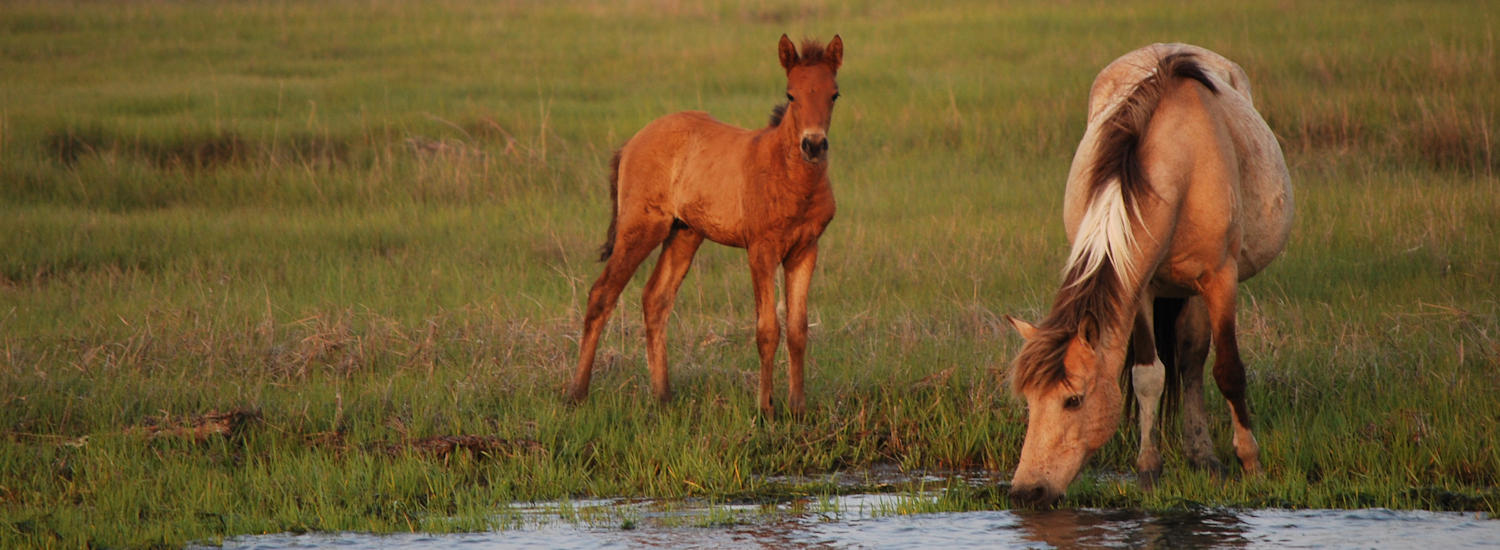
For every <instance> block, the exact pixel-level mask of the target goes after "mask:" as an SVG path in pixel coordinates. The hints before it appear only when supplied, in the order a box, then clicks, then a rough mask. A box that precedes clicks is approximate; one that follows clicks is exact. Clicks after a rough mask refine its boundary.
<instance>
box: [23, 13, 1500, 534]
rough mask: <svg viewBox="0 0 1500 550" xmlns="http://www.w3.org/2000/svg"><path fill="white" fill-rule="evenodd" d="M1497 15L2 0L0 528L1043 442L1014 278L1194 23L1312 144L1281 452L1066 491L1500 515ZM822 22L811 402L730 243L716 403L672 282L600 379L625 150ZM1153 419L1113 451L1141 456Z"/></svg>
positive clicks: (359, 505) (1258, 357)
mask: <svg viewBox="0 0 1500 550" xmlns="http://www.w3.org/2000/svg"><path fill="white" fill-rule="evenodd" d="M1494 13H1496V10H1494V9H1485V8H1484V7H1482V6H1470V5H1464V4H1442V5H1430V4H1427V3H1416V2H1414V3H1388V4H1381V5H1378V6H1372V5H1367V4H1364V3H1348V4H1344V3H1339V2H1332V3H1324V4H1319V5H1317V6H1298V7H1284V8H1283V7H1280V6H1276V5H1269V6H1262V7H1218V6H1210V5H1191V6H1187V5H1177V4H1171V3H1166V2H1163V3H1161V4H1160V5H1158V6H1152V7H1146V6H1135V7H1127V8H1123V9H1121V8H1114V7H1111V6H1110V5H1107V4H1098V5H1096V4H1093V3H1084V4H1081V5H1069V6H1063V7H1038V6H1031V5H1015V6H1005V5H990V4H988V3H976V4H974V5H970V4H964V3H959V4H952V5H949V6H947V7H944V8H942V9H941V10H938V11H918V10H914V9H913V8H909V7H906V6H905V5H904V4H900V3H886V2H855V3H841V4H839V5H837V6H818V5H803V4H801V3H791V2H787V3H773V4H770V5H763V6H761V7H752V8H747V7H740V6H736V5H732V4H722V5H720V4H714V5H709V6H706V7H694V6H682V5H677V4H675V3H671V2H644V1H643V2H624V3H614V2H580V3H571V4H563V5H558V6H551V5H549V6H539V5H530V4H526V3H517V4H491V3H481V2H469V1H458V0H455V1H448V2H435V3H420V4H418V3H404V2H381V1H376V2H357V3H356V2H347V3H345V2H331V3H285V2H246V3H196V2H195V3H188V2H181V3H179V2H153V3H128V4H124V5H114V4H98V3H92V2H81V3H78V4H76V5H74V4H70V3H53V2H45V3H44V2H37V3H28V2H12V3H7V4H5V5H4V6H3V7H0V74H4V75H5V77H4V79H3V81H0V251H3V252H0V431H3V433H0V546H13V545H40V546H70V547H71V546H78V545H81V544H94V545H100V546H110V547H114V546H150V545H164V546H178V545H181V544H183V543H185V542H187V541H210V542H211V541H214V540H218V539H220V538H221V537H224V536H229V535H233V534H241V533H260V532H281V531H297V530H369V531H401V530H413V529H416V530H432V531H444V530H454V529H482V528H488V527H493V526H495V525H497V524H498V523H497V522H500V521H501V520H499V519H496V517H495V514H496V510H497V509H499V508H500V507H503V506H504V505H506V504H507V503H511V502H516V501H527V500H544V499H563V498H575V497H579V498H581V497H588V496H653V497H687V496H694V497H704V498H709V499H721V500H731V499H755V498H767V497H771V496H775V495H781V494H787V493H788V492H818V491H828V490H835V488H834V487H831V486H822V485H820V484H818V483H816V482H812V483H799V484H792V485H789V484H787V483H784V482H777V481H771V480H768V476H778V475H783V474H809V475H813V478H812V479H817V477H816V474H819V473H826V472H830V471H836V470H837V471H842V470H858V469H860V468H866V467H870V466H875V465H895V466H897V467H899V468H902V469H907V470H953V469H962V470H989V471H993V472H997V475H998V476H999V477H1004V474H1005V473H1006V472H1008V470H1009V469H1010V468H1012V467H1013V466H1014V464H1015V462H1016V458H1017V454H1018V453H1019V449H1020V441H1021V437H1022V434H1023V430H1024V417H1025V416H1024V410H1023V407H1022V403H1021V402H1020V401H1018V400H1016V399H1014V398H1012V397H1010V396H1009V395H1008V393H1007V390H1006V388H1005V387H1004V386H1003V385H1002V384H1001V383H1000V376H1001V375H1002V374H1003V371H1004V370H1005V368H1006V367H1007V365H1008V363H1009V360H1010V358H1011V357H1012V356H1013V354H1014V353H1015V351H1016V349H1017V348H1018V346H1019V342H1018V338H1017V337H1015V336H1014V335H1013V334H1011V333H1010V332H1009V330H1008V328H1006V327H1004V326H1003V323H1002V322H1001V320H1000V316H1001V315H1002V314H1004V313H1013V314H1018V315H1020V316H1023V317H1027V318H1032V319H1035V318H1037V317H1039V316H1040V315H1041V313H1043V309H1044V308H1045V307H1046V306H1047V305H1048V304H1049V303H1050V297H1051V293H1052V292H1053V291H1054V290H1055V287H1056V284H1057V279H1058V269H1059V267H1060V265H1061V262H1062V260H1063V257H1064V254H1065V250H1066V242H1065V239H1064V236H1063V232H1062V230H1061V223H1060V211H1061V197H1062V186H1063V182H1064V178H1065V175H1066V171H1067V166H1068V162H1069V160H1070V159H1071V156H1072V152H1073V147H1074V146H1075V145H1076V144H1077V139H1078V137H1079V135H1080V134H1081V132H1082V127H1083V117H1084V107H1085V102H1086V93H1087V89H1088V85H1089V82H1090V81H1091V80H1092V78H1093V76H1094V74H1095V73H1096V72H1097V71H1098V69H1099V68H1100V67H1102V66H1103V65H1104V64H1106V63H1108V62H1109V61H1110V60H1112V59H1114V58H1115V57H1116V56H1117V55H1119V54H1121V53H1123V52H1125V51H1128V50H1130V49H1133V48H1135V47H1137V46H1140V45H1143V44H1147V43H1150V42H1155V41H1183V42H1191V43H1196V44H1199V45H1203V46H1206V47H1209V48H1211V49H1214V50H1216V51H1219V52H1221V53H1223V54H1225V55H1226V56H1228V57H1230V58H1231V59H1235V60H1236V61H1238V62H1240V63H1241V64H1242V65H1243V66H1244V67H1245V69H1246V70H1247V72H1248V73H1249V74H1250V76H1251V78H1252V82H1253V84H1254V90H1255V99H1256V102H1257V104H1258V105H1259V106H1260V108H1261V110H1262V112H1263V113H1264V114H1265V116H1266V118H1267V120H1268V121H1269V122H1270V124H1271V126H1272V128H1273V129H1274V130H1275V131H1276V132H1277V134H1278V136H1280V137H1281V138H1282V141H1283V145H1284V148H1285V150H1286V153H1287V159H1288V162H1289V164H1290V165H1291V168H1292V171H1293V182H1294V185H1295V186H1296V200H1297V207H1298V221H1297V224H1296V228H1295V230H1294V233H1293V236H1292V240H1291V243H1290V245H1289V247H1288V250H1287V253H1286V255H1285V256H1283V257H1282V258H1281V259H1280V260H1278V262H1277V263H1276V264H1274V265H1273V266H1272V267H1271V268H1269V269H1268V270H1267V271H1266V272H1265V273H1264V274H1262V275H1260V276H1258V277H1257V278H1256V279H1254V280H1253V281H1252V282H1250V283H1249V284H1248V285H1247V286H1245V287H1242V289H1243V290H1242V293H1241V305H1242V309H1241V312H1240V318H1239V319H1240V322H1239V324H1240V326H1241V331H1242V332H1241V335H1242V336H1241V338H1242V339H1241V346H1242V348H1243V352H1244V353H1245V355H1246V358H1247V361H1248V362H1249V364H1250V380H1251V387H1250V391H1251V397H1250V399H1251V405H1252V407H1253V411H1254V412H1255V413H1256V414H1257V423H1258V428H1259V430H1260V431H1259V438H1260V441H1261V445H1262V449H1263V457H1262V459H1263V462H1264V463H1265V465H1266V468H1267V470H1268V473H1267V475H1266V476H1265V477H1264V478H1260V479H1251V480H1242V479H1239V478H1238V476H1237V475H1234V476H1231V478H1229V479H1228V480H1217V479H1214V478H1211V477H1210V476H1208V475H1206V474H1204V473H1201V472H1194V471H1189V470H1186V469H1184V468H1182V467H1181V466H1182V461H1181V459H1180V457H1179V455H1178V454H1176V453H1177V442H1176V440H1175V439H1174V438H1169V439H1168V442H1167V446H1168V449H1167V452H1168V457H1167V472H1166V475H1165V477H1164V479H1163V481H1162V483H1160V486H1159V487H1158V489H1157V490H1155V491H1154V492H1140V491H1138V490H1137V489H1135V488H1134V487H1133V486H1132V485H1131V484H1130V483H1129V482H1128V480H1125V481H1114V479H1115V478H1114V477H1111V476H1103V477H1099V478H1097V479H1092V478H1091V479H1088V480H1085V481H1083V482H1081V483H1080V484H1079V485H1078V486H1075V488H1074V492H1073V494H1072V495H1070V497H1069V500H1068V501H1067V502H1068V503H1070V504H1074V505H1094V506H1124V507H1148V508H1169V507H1177V506H1184V505H1192V504H1204V505H1224V506H1287V507H1302V506H1310V507H1349V506H1386V507H1393V508H1432V509H1454V508H1456V509H1478V510H1485V511H1488V512H1490V513H1491V514H1493V513H1495V511H1496V508H1497V505H1500V489H1497V487H1500V446H1497V445H1496V443H1495V440H1494V434H1496V433H1500V368H1497V367H1500V322H1497V315H1500V302H1497V296H1496V289H1497V288H1500V287H1497V286H1496V285H1495V282H1494V273H1496V272H1497V269H1500V215H1497V214H1500V180H1497V178H1496V170H1497V168H1500V159H1497V158H1496V155H1495V147H1494V145H1493V143H1494V141H1495V139H1496V132H1497V130H1500V101H1497V99H1496V95H1495V94H1494V93H1493V91H1492V90H1491V89H1490V85H1491V84H1492V83H1491V82H1490V81H1491V80H1492V76H1491V75H1494V74H1496V72H1497V71H1496V69H1497V67H1496V54H1495V40H1494V33H1495V27H1496V17H1495V15H1494ZM783 32H786V33H789V34H790V35H792V36H793V37H799V36H803V35H808V36H817V37H819V38H825V39H826V38H827V37H829V36H831V35H832V34H833V33H835V32H837V33H840V34H842V36H843V37H844V39H845V41H846V43H847V52H846V58H845V65H844V68H843V69H842V74H841V75H840V87H841V92H842V94H843V100H842V101H840V104H839V108H838V110H837V112H836V113H835V115H834V127H833V129H832V131H831V142H832V144H833V149H832V155H833V166H832V178H833V181H834V184H835V193H836V195H837V198H838V203H839V213H838V217H837V218H836V219H835V221H834V222H833V224H832V225H831V226H830V227H829V230H828V232H827V234H826V235H825V237H824V241H823V247H822V248H823V254H822V257H821V258H820V268H819V271H818V273H817V275H816V276H815V279H814V283H813V295H812V310H811V314H812V320H813V323H814V327H813V329H812V343H811V346H810V347H811V350H810V358H811V362H812V364H811V367H810V377H809V381H808V382H809V387H808V390H809V397H810V399H811V402H810V407H811V409H810V413H809V414H808V415H807V417H806V418H804V419H801V420H796V421H792V420H787V419H784V418H783V419H775V420H769V421H767V420H763V419H758V418H757V417H756V415H755V413H754V408H755V407H754V404H753V394H754V388H753V383H754V380H755V373H754V372H753V371H754V366H755V364H756V358H755V350H754V345H753V339H754V337H753V329H754V320H753V311H752V300H751V295H750V288H749V287H750V285H749V274H748V270H747V268H746V267H745V262H744V255H743V252H741V251H738V250H731V249H726V248H723V247H718V246H705V247H704V248H703V250H702V251H701V252H700V253H699V255H698V257H697V260H696V262H695V265H694V268H693V271H692V273H691V274H690V275H689V276H688V279H687V282H686V283H685V285H684V286H683V288H682V291H681V293H680V297H679V300H678V303H677V307H676V310H675V313H674V314H673V319H672V325H671V327H670V329H669V330H670V336H669V353H670V359H671V361H672V367H673V370H672V375H673V381H674V385H675V388H676V389H677V391H678V398H677V399H676V401H674V402H673V403H671V404H670V405H668V406H665V407H660V406H656V405H654V404H653V402H652V400H651V399H650V392H649V390H648V388H649V383H648V381H647V379H646V376H645V366H644V365H645V358H644V342H643V332H642V323H641V319H640V308H639V296H640V285H641V284H642V282H643V281H644V276H642V277H640V278H638V279H637V280H636V281H635V282H634V283H633V284H632V285H631V286H630V287H629V288H627V290H626V292H625V295H624V297H623V299H622V301H621V305H620V307H619V308H618V309H617V311H616V313H615V317H614V319H613V320H612V322H611V324H610V327H609V328H608V329H607V334H606V336H605V338H604V341H603V344H602V346H601V353H600V359H601V362H600V367H599V369H598V371H596V375H595V381H594V384H595V385H594V392H593V396H592V397H591V400H590V401H589V402H588V403H586V404H584V405H581V406H578V407H569V406H566V405H564V404H563V402H562V400H561V391H562V389H563V386H564V384H565V382H566V379H567V376H568V374H569V370H570V368H571V365H572V363H573V361H574V360H575V359H576V357H575V354H576V353H577V350H576V345H577V343H576V339H577V333H578V324H579V321H580V309H581V307H582V306H583V298H584V295H585V294H586V292H587V289H588V286H589V285H590V284H591V283H592V282H593V278H594V277H596V276H597V275H598V270H599V269H600V265H599V264H597V263H595V262H594V251H595V249H596V247H597V245H598V244H599V243H600V242H602V240H603V237H604V235H603V233H604V229H605V227H606V225H607V224H608V220H607V216H608V215H609V206H608V204H607V201H608V191H607V188H606V183H605V177H604V170H605V167H606V165H607V163H608V158H609V155H610V152H611V151H612V150H613V149H614V148H615V147H617V146H618V145H619V144H620V143H621V142H623V141H624V140H625V139H626V138H628V137H629V136H630V135H631V134H632V133H633V132H634V131H635V130H637V129H638V128H640V127H641V126H642V125H644V124H645V123H646V122H648V121H650V120H651V119H653V118H655V117H657V116H660V115H662V114H666V113H669V112H673V111H677V110H684V109H703V110H707V111H710V112H711V113H714V114H715V115H716V116H717V117H718V118H720V119H722V120H725V121H728V122H731V123H735V124H739V125H742V126H756V125H761V124H764V122H765V120H766V116H767V115H768V114H769V111H770V108H771V107H772V105H774V104H775V103H777V102H778V101H779V100H780V98H781V91H782V87H783V82H784V81H783V79H782V78H783V77H782V74H781V71H780V69H779V67H778V66H777V64H776V59H775V41H776V38H777V37H778V36H779V35H780V34H781V33H783ZM783 387H784V386H783V385H782V384H778V388H783ZM782 391H784V389H783V390H782ZM1210 395H1217V394H1216V393H1215V392H1214V391H1213V390H1210ZM778 397H780V395H778ZM1213 401H1214V402H1212V403H1211V404H1210V405H1211V413H1212V414H1213V415H1214V416H1213V417H1214V422H1215V424H1214V428H1215V430H1216V435H1218V436H1219V437H1218V438H1217V439H1218V444H1219V451H1220V456H1221V457H1222V458H1224V459H1226V460H1228V459H1229V457H1230V456H1231V455H1230V453H1229V448H1228V441H1227V437H1228V434H1227V421H1226V418H1227V417H1226V413H1225V411H1224V407H1223V405H1222V403H1218V402H1217V399H1214V400H1213ZM1131 432H1132V430H1130V429H1129V428H1127V429H1125V430H1123V431H1122V432H1121V433H1120V435H1119V436H1118V437H1117V438H1116V441H1114V442H1112V443H1111V444H1110V445H1108V446H1107V447H1106V448H1105V449H1104V450H1103V451H1102V452H1101V454H1100V456H1099V457H1098V458H1096V459H1095V461H1094V467H1095V471H1096V472H1102V473H1111V472H1125V471H1129V469H1130V468H1131V464H1133V453H1134V451H1135V448H1134V444H1133V443H1131V442H1132V441H1133V440H1134V436H1133V434H1132V433H1131ZM1169 433H1171V431H1169ZM460 436H467V437H468V438H467V439H465V438H463V437H460ZM445 437H446V438H449V439H442V438H445ZM1003 493H1004V491H1003V490H977V489H972V488H966V487H955V488H954V490H953V491H952V492H950V494H949V496H948V497H946V498H945V499H944V500H942V501H940V502H939V503H937V506H940V507H943V508H944V509H968V508H996V507H1006V506H1008V503H1007V502H1006V499H1005V497H1004V494H1003Z"/></svg>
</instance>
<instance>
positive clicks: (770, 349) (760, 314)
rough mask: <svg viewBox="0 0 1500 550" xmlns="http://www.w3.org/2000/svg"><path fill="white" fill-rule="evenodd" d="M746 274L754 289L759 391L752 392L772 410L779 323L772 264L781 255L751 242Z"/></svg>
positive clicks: (762, 408)
mask: <svg viewBox="0 0 1500 550" xmlns="http://www.w3.org/2000/svg"><path fill="white" fill-rule="evenodd" d="M748 249H749V252H750V278H751V280H752V282H753V287H754V289H755V347H756V349H757V350H758V351H759V352H760V391H759V393H757V394H756V397H757V402H758V403H759V405H760V412H761V413H763V414H765V415H766V416H770V415H771V414H772V412H773V411H772V410H771V390H772V382H773V381H774V380H775V376H776V346H777V345H779V344H780V343H781V342H780V340H781V325H780V324H779V323H777V321H776V279H775V277H776V267H777V266H778V265H780V263H781V261H780V260H781V255H780V254H778V253H776V251H773V250H768V249H767V248H766V247H757V246H754V245H751V246H750V247H748Z"/></svg>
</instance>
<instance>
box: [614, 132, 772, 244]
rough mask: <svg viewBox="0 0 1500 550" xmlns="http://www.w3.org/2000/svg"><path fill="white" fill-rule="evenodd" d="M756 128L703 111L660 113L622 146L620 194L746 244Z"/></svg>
mask: <svg viewBox="0 0 1500 550" xmlns="http://www.w3.org/2000/svg"><path fill="white" fill-rule="evenodd" d="M757 133H759V132H757V131H754V130H746V129H744V128H739V127H736V126H731V125H729V124H725V123H723V122H720V121H718V120H716V119H714V118H713V117H712V116H709V115H708V113H705V112H703V111H684V112H680V113H673V114H670V115H667V116H664V117H661V118H659V119H656V120H655V121H653V122H651V123H650V124H648V125H646V127H645V128H642V129H641V131H640V132H637V133H636V135H635V136H634V137H632V138H630V141H628V142H626V143H625V146H624V147H623V148H621V151H620V176H619V178H620V181H619V200H620V202H621V203H628V204H640V205H644V206H645V207H646V208H648V209H652V210H659V211H661V212H663V213H665V214H667V215H670V216H672V217H673V218H676V219H679V220H691V222H692V225H693V227H694V229H697V230H698V231H701V232H702V233H703V234H704V236H705V237H707V238H708V239H709V240H712V241H714V242H718V243H721V244H726V245H730V246H745V242H744V234H743V233H744V232H743V231H741V230H740V228H741V227H743V225H744V219H743V218H744V208H743V206H744V205H743V202H742V200H741V199H742V198H743V197H744V194H745V188H746V185H747V183H748V182H747V177H746V170H745V166H746V164H747V163H748V160H749V156H750V153H751V150H752V142H753V141H754V137H755V135H756V134H757Z"/></svg>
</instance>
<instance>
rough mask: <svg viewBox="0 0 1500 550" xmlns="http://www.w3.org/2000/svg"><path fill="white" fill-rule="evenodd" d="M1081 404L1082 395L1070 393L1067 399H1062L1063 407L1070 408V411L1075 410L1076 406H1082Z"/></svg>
mask: <svg viewBox="0 0 1500 550" xmlns="http://www.w3.org/2000/svg"><path fill="white" fill-rule="evenodd" d="M1082 406H1083V396H1082V395H1070V396H1068V399H1067V400H1066V401H1063V408H1064V409H1067V410H1070V411H1071V410H1075V409H1077V408H1078V407H1082Z"/></svg>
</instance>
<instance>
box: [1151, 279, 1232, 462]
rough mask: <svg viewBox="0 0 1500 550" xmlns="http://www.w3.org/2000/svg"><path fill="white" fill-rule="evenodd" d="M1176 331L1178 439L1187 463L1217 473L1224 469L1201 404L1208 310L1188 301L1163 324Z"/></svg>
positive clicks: (1198, 301) (1199, 302) (1200, 300)
mask: <svg viewBox="0 0 1500 550" xmlns="http://www.w3.org/2000/svg"><path fill="white" fill-rule="evenodd" d="M1164 321H1165V322H1170V323H1173V324H1174V326H1175V327H1176V333H1175V336H1176V346H1174V348H1175V353H1174V354H1173V358H1174V362H1175V365H1174V366H1175V367H1176V370H1177V372H1178V374H1179V378H1180V380H1181V383H1182V439H1183V447H1184V450H1185V453H1186V454H1187V459H1188V463H1190V464H1192V465H1193V466H1195V467H1198V468H1203V469H1207V470H1211V471H1214V472H1218V471H1221V470H1223V469H1224V466H1223V465H1222V464H1220V463H1219V459H1218V458H1217V457H1215V456H1214V442H1213V438H1211V437H1209V430H1208V410H1207V408H1206V407H1204V404H1203V364H1204V363H1205V362H1206V361H1207V360H1208V344H1209V334H1210V333H1209V330H1210V328H1209V323H1208V310H1207V309H1206V308H1205V307H1204V303H1203V298H1201V297H1197V296H1195V297H1192V298H1189V299H1188V300H1187V301H1186V302H1185V303H1184V304H1183V305H1182V311H1181V313H1178V314H1177V316H1176V319H1173V320H1170V321H1168V320H1164Z"/></svg>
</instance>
